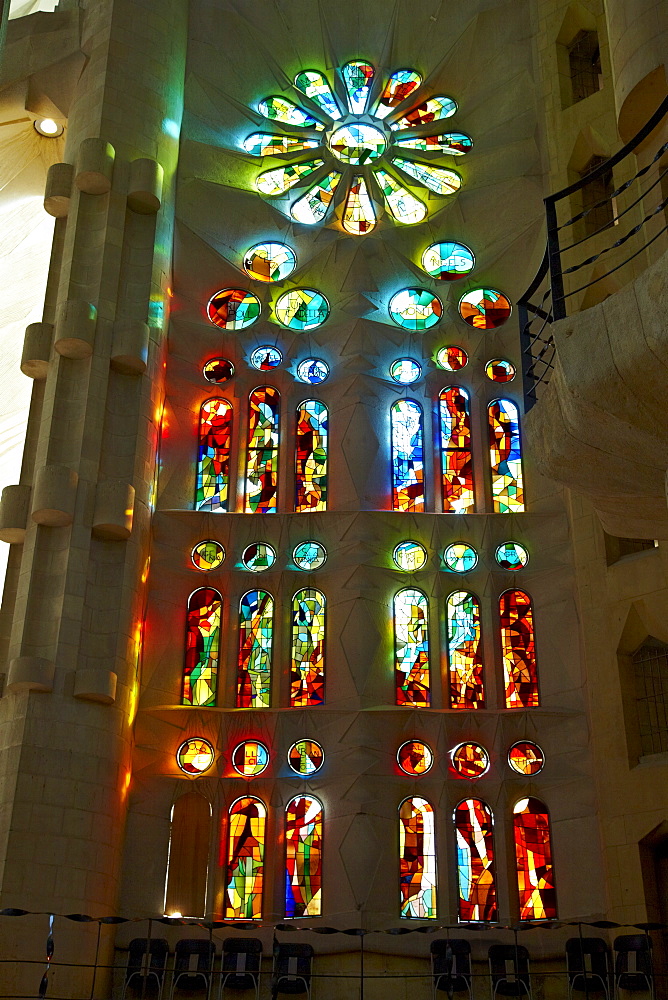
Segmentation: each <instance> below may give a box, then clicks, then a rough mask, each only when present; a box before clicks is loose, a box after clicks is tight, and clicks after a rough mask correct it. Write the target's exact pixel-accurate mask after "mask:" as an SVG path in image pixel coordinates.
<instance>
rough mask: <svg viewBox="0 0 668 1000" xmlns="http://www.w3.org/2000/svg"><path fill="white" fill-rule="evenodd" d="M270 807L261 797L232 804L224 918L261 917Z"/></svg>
mask: <svg viewBox="0 0 668 1000" xmlns="http://www.w3.org/2000/svg"><path fill="white" fill-rule="evenodd" d="M266 819H267V810H266V808H265V805H264V802H262V801H261V800H260V799H255V798H252V797H250V796H249V797H246V798H241V799H237V800H236V802H233V803H232V805H231V806H230V811H229V828H228V834H227V873H226V878H225V910H224V919H225V920H261V919H262V884H263V881H264V841H265V823H266Z"/></svg>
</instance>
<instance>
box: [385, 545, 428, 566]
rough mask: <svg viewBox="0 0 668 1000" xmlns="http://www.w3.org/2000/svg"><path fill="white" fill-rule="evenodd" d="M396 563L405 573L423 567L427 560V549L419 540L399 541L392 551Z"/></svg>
mask: <svg viewBox="0 0 668 1000" xmlns="http://www.w3.org/2000/svg"><path fill="white" fill-rule="evenodd" d="M392 558H393V559H394V564H395V566H396V567H397V568H398V569H402V570H403V571H404V572H405V573H413V572H414V571H415V570H418V569H422V567H423V566H424V564H425V563H426V561H427V550H426V549H425V547H424V545H420V543H419V542H399V544H398V545H397V547H396V548H395V550H394V552H393V553H392Z"/></svg>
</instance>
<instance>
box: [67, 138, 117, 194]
mask: <svg viewBox="0 0 668 1000" xmlns="http://www.w3.org/2000/svg"><path fill="white" fill-rule="evenodd" d="M115 156H116V152H115V150H114V147H113V146H112V145H111V143H109V142H105V140H104V139H84V141H83V142H82V143H81V146H80V147H79V155H78V156H77V163H76V174H75V177H74V183H75V184H76V186H77V187H78V188H79V190H80V191H83V192H84V193H85V194H108V193H109V191H111V179H112V176H113V172H114V159H115Z"/></svg>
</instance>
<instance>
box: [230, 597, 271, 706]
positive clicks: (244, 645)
mask: <svg viewBox="0 0 668 1000" xmlns="http://www.w3.org/2000/svg"><path fill="white" fill-rule="evenodd" d="M273 621H274V599H273V597H272V596H271V594H267V593H266V592H265V591H264V590H250V591H249V592H248V593H247V594H244V596H243V597H242V598H241V603H240V605H239V657H238V667H237V708H269V704H270V700H269V699H270V686H271V652H272V643H273V629H274V624H273Z"/></svg>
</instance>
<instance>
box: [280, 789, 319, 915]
mask: <svg viewBox="0 0 668 1000" xmlns="http://www.w3.org/2000/svg"><path fill="white" fill-rule="evenodd" d="M285 855H286V857H285V916H286V917H319V916H320V914H321V912H322V805H321V803H320V802H318V800H317V799H315V798H312V797H311V796H309V795H297V796H295V798H294V799H292V800H291V801H290V802H288V805H287V808H286V810H285Z"/></svg>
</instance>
